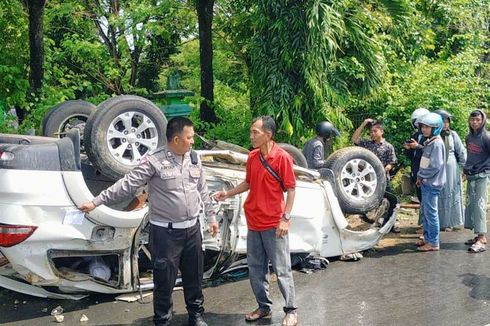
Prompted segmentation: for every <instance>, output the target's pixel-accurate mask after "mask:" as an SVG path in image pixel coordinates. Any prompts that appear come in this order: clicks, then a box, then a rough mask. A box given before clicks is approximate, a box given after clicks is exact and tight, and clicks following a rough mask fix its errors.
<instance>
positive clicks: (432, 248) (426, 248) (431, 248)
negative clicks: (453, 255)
mask: <svg viewBox="0 0 490 326" xmlns="http://www.w3.org/2000/svg"><path fill="white" fill-rule="evenodd" d="M417 250H418V251H424V252H427V251H439V246H432V245H430V244H428V243H426V244H424V245H423V246H421V247H418V248H417Z"/></svg>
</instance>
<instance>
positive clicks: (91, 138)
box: [84, 95, 167, 180]
mask: <svg viewBox="0 0 490 326" xmlns="http://www.w3.org/2000/svg"><path fill="white" fill-rule="evenodd" d="M166 129H167V119H166V118H165V115H164V114H163V113H162V111H160V109H159V108H158V107H157V106H156V105H155V104H153V103H152V102H151V101H149V100H147V99H145V98H142V97H139V96H134V95H121V96H117V97H113V98H110V99H108V100H106V101H104V102H102V103H101V104H100V105H99V106H98V107H97V109H96V110H95V112H94V113H93V114H92V115H91V116H90V117H89V119H88V121H87V124H86V126H85V136H84V143H85V148H86V151H87V156H88V158H89V159H90V161H91V163H92V164H93V165H94V166H95V167H96V169H97V170H99V171H100V172H101V173H102V174H104V175H105V176H106V177H108V178H110V179H113V180H118V179H120V178H121V177H122V176H124V174H126V173H127V172H129V171H130V170H131V169H132V168H133V167H135V166H137V165H138V164H139V162H140V160H141V158H142V157H143V156H144V155H145V154H147V153H149V152H150V151H151V150H154V149H156V148H158V147H161V146H163V145H165V144H166V143H167V139H166V137H165V132H166Z"/></svg>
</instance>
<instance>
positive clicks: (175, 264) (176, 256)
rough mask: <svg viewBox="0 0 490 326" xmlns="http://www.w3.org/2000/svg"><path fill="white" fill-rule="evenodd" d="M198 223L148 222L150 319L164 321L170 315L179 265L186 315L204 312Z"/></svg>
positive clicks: (156, 321)
mask: <svg viewBox="0 0 490 326" xmlns="http://www.w3.org/2000/svg"><path fill="white" fill-rule="evenodd" d="M201 244H202V238H201V230H200V225H199V223H196V224H195V225H194V226H192V227H190V228H188V229H172V228H164V227H161V226H156V225H153V224H151V225H150V250H151V258H152V263H153V284H154V289H153V311H154V317H153V322H154V323H155V325H166V324H168V322H169V321H170V319H172V291H173V288H174V286H175V280H176V278H177V271H178V269H180V272H181V275H182V283H183V287H184V298H185V304H186V308H187V312H188V313H189V319H190V320H194V319H195V318H196V317H197V316H199V315H202V314H203V312H204V308H203V303H204V296H203V294H202V275H203V259H204V258H203V252H202V246H201Z"/></svg>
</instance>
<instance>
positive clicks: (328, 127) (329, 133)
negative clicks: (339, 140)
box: [316, 121, 340, 138]
mask: <svg viewBox="0 0 490 326" xmlns="http://www.w3.org/2000/svg"><path fill="white" fill-rule="evenodd" d="M316 134H317V135H318V136H320V137H323V138H331V137H338V136H340V132H339V131H338V130H337V128H335V127H334V126H333V124H331V123H330V122H328V121H322V122H319V123H318V124H317V125H316Z"/></svg>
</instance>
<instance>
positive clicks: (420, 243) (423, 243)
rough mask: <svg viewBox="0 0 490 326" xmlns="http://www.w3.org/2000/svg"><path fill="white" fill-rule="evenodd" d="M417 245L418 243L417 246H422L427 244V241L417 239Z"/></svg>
mask: <svg viewBox="0 0 490 326" xmlns="http://www.w3.org/2000/svg"><path fill="white" fill-rule="evenodd" d="M415 245H416V246H417V247H422V246H423V245H425V241H424V240H423V239H420V240H417V241H416V242H415Z"/></svg>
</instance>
